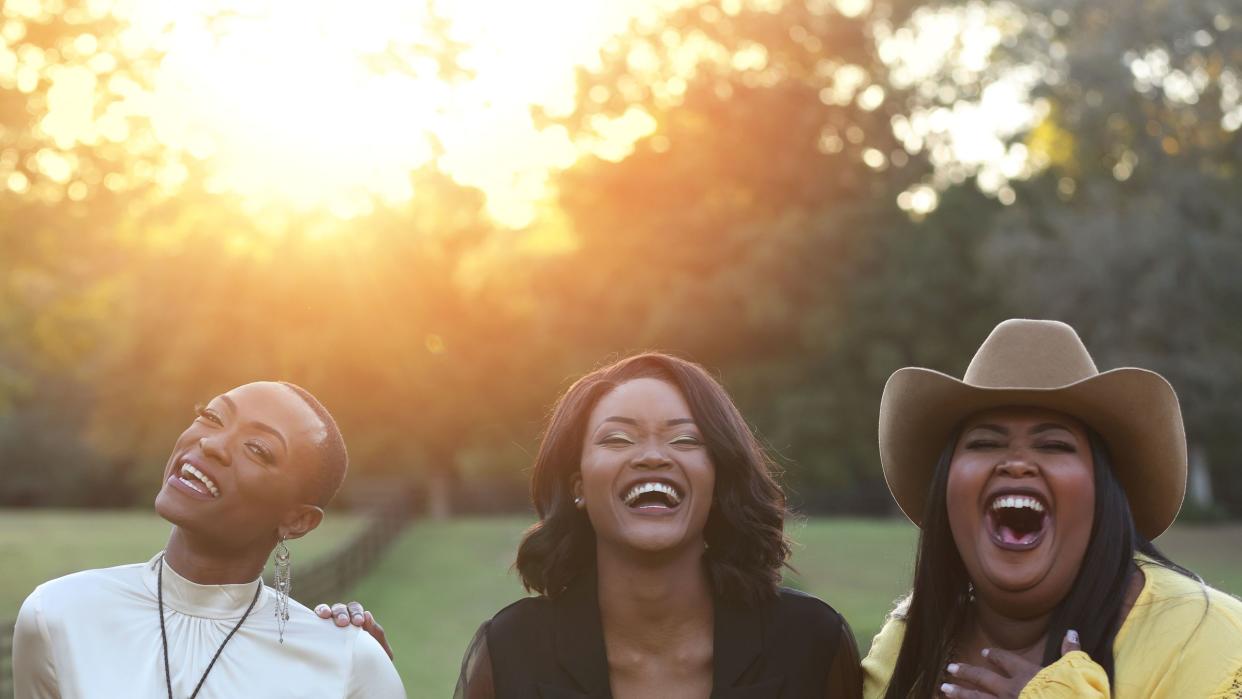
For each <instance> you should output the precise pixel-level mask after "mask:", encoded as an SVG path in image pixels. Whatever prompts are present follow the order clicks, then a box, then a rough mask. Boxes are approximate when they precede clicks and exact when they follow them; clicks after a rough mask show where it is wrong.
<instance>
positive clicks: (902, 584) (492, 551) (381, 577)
mask: <svg viewBox="0 0 1242 699" xmlns="http://www.w3.org/2000/svg"><path fill="white" fill-rule="evenodd" d="M528 522H529V520H526V519H520V518H495V519H465V520H458V521H454V522H447V523H415V524H414V525H413V526H411V528H410V530H409V531H408V532H407V533H406V534H405V536H404V537H403V538H402V539H401V540H400V541H398V542H397V544H396V546H395V547H394V549H393V550H392V551H391V552H390V553H389V555H388V556H387V558H386V559H385V561H384V562H383V563H382V564H381V565H380V566H379V567H378V568H377V570H376V571H375V573H374V574H372V575H371V576H370V577H368V578H367V579H366V580H365V581H363V583H362V584H361V585H360V586H359V587H358V589H357V590H356V591H355V594H354V597H355V598H357V599H359V600H361V601H362V602H363V603H364V604H366V606H367V608H369V609H371V610H373V611H374V613H375V614H376V616H377V617H378V618H379V620H380V623H382V624H383V625H384V627H385V630H386V631H387V632H388V636H389V639H390V640H391V642H392V645H393V649H394V651H395V652H396V656H397V668H398V669H399V670H400V672H401V676H402V678H403V679H404V680H405V685H406V690H407V692H408V693H409V695H410V696H411V697H447V696H451V695H452V691H453V684H454V682H455V681H456V676H457V672H458V666H459V663H460V662H461V655H462V652H463V651H464V650H465V647H466V645H467V643H468V642H469V640H470V637H471V636H472V635H473V634H474V632H475V630H476V629H477V628H478V625H479V624H480V623H481V622H482V621H483V620H485V619H487V618H490V617H491V615H492V614H494V613H495V612H496V611H497V610H499V609H500V608H501V607H503V606H504V605H506V604H508V603H509V602H511V601H513V600H515V599H517V598H518V597H520V596H521V595H522V594H523V592H522V588H521V585H520V584H519V583H518V581H517V578H516V576H514V575H513V573H512V572H511V571H510V570H509V567H510V565H511V564H512V562H513V554H514V551H515V549H516V546H517V542H518V540H519V538H520V536H521V532H522V530H523V528H524V527H525V526H526V524H527V523H528ZM790 534H791V535H792V537H793V539H794V540H795V542H796V546H795V549H794V556H793V561H792V563H793V565H794V567H795V568H796V569H797V572H796V573H795V572H791V573H790V574H789V578H788V580H787V584H790V585H791V586H794V587H798V588H800V589H803V590H806V591H808V592H811V593H813V594H816V595H818V596H820V597H822V598H823V599H826V600H828V601H829V602H830V603H831V604H832V605H833V606H834V607H836V609H837V610H838V611H839V612H841V613H842V614H843V615H845V617H846V618H847V619H848V620H849V621H850V624H851V626H852V627H853V629H854V633H855V635H856V636H857V638H858V644H859V646H860V648H861V650H862V651H863V652H866V650H867V648H868V647H869V646H870V643H871V638H872V637H873V636H874V635H875V633H876V632H877V631H878V630H879V627H880V624H881V622H882V621H883V619H884V615H885V614H886V613H887V612H888V610H889V608H890V606H891V605H892V602H893V600H895V599H896V598H897V597H898V596H900V595H901V594H902V593H903V592H904V591H906V589H907V586H908V585H909V581H910V576H911V571H912V562H913V559H914V555H913V554H914V546H915V542H916V530H915V529H914V527H913V526H912V525H910V524H909V523H907V522H905V521H904V520H903V521H896V520H823V519H818V520H811V521H809V522H806V523H800V524H794V525H792V526H791V527H790ZM1240 543H1242V525H1228V526H1216V527H1210V528H1196V527H1175V528H1174V529H1173V530H1172V531H1170V532H1169V533H1168V534H1166V535H1165V536H1163V537H1161V538H1160V540H1159V541H1157V544H1158V545H1160V546H1161V547H1162V548H1163V549H1164V550H1165V552H1166V553H1167V554H1168V555H1169V556H1171V557H1172V558H1173V559H1174V560H1176V561H1178V562H1179V563H1182V564H1184V565H1186V566H1188V567H1190V568H1191V569H1193V570H1196V571H1198V572H1199V573H1200V574H1201V575H1203V577H1204V578H1205V579H1206V580H1207V581H1208V583H1209V584H1211V585H1213V586H1215V587H1218V588H1220V589H1223V590H1227V591H1229V592H1232V593H1234V594H1242V546H1240V545H1239V544H1240Z"/></svg>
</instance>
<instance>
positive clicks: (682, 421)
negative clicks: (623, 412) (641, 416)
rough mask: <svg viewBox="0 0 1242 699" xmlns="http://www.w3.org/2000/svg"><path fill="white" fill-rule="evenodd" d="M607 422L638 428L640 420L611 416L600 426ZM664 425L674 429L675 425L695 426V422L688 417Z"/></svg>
mask: <svg viewBox="0 0 1242 699" xmlns="http://www.w3.org/2000/svg"><path fill="white" fill-rule="evenodd" d="M605 422H620V423H622V424H626V425H633V426H635V427H637V426H638V420H635V419H634V418H632V417H620V416H619V415H611V416H609V417H606V418H604V419H603V420H602V421H601V422H600V424H601V425H602V424H604V423H605ZM664 424H665V425H667V426H669V427H672V426H674V425H693V424H694V420H693V419H691V418H688V417H675V418H673V419H671V420H668V421H666V422H665V423H664Z"/></svg>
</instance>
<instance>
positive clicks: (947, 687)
mask: <svg viewBox="0 0 1242 699" xmlns="http://www.w3.org/2000/svg"><path fill="white" fill-rule="evenodd" d="M940 691H942V692H944V693H945V694H948V695H949V696H953V695H954V694H957V687H955V686H954V685H951V684H949V683H948V682H946V683H944V684H942V685H940Z"/></svg>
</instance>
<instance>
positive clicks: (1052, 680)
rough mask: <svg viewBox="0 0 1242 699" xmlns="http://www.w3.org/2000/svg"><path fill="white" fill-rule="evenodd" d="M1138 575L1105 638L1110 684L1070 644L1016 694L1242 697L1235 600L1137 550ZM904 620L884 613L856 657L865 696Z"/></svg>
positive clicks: (878, 690) (896, 646)
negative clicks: (1126, 608)
mask: <svg viewBox="0 0 1242 699" xmlns="http://www.w3.org/2000/svg"><path fill="white" fill-rule="evenodd" d="M1137 563H1138V565H1139V566H1140V567H1141V568H1142V569H1143V576H1144V578H1145V580H1144V583H1143V590H1142V591H1141V592H1140V593H1139V596H1138V599H1137V600H1136V601H1135V603H1134V608H1133V609H1131V610H1130V613H1129V615H1127V616H1126V620H1125V621H1124V622H1123V623H1122V625H1121V629H1120V630H1118V632H1117V638H1116V639H1115V640H1114V642H1113V660H1114V663H1115V664H1114V671H1115V672H1114V675H1115V678H1116V684H1115V685H1114V686H1113V687H1109V684H1108V676H1107V675H1106V674H1105V673H1104V669H1103V668H1102V667H1100V666H1099V665H1097V664H1096V663H1094V662H1092V661H1091V658H1090V657H1088V656H1087V654H1086V653H1083V652H1081V651H1076V652H1073V653H1069V654H1067V655H1065V656H1064V657H1062V658H1061V659H1060V660H1058V661H1057V662H1055V663H1053V664H1051V665H1049V666H1048V667H1046V668H1044V669H1043V670H1041V671H1040V673H1039V674H1038V675H1036V676H1035V677H1034V678H1033V679H1032V680H1031V681H1030V683H1028V684H1027V686H1026V688H1025V689H1023V690H1022V694H1021V695H1020V699H1070V698H1071V697H1072V698H1075V699H1077V698H1086V699H1092V698H1097V697H1098V698H1101V699H1111V698H1112V697H1116V698H1117V699H1174V698H1177V699H1182V698H1184V697H1205V698H1206V699H1242V601H1238V600H1237V599H1236V598H1234V597H1231V596H1229V595H1227V594H1225V593H1223V592H1221V591H1219V590H1215V589H1213V588H1210V587H1207V586H1203V585H1200V584H1199V583H1197V582H1195V581H1194V580H1191V579H1189V578H1187V577H1185V576H1184V575H1181V574H1179V573H1176V572H1174V571H1171V570H1169V569H1167V568H1163V567H1161V566H1159V565H1156V564H1155V563H1152V562H1150V561H1148V560H1146V559H1143V558H1139V559H1138V560H1137ZM905 627H906V625H905V621H904V620H902V619H895V618H892V617H890V618H889V620H888V622H887V623H886V624H884V628H883V629H881V630H880V633H879V634H878V635H877V636H876V637H875V640H874V641H873V642H872V644H871V652H869V653H868V654H867V657H866V658H865V659H864V660H863V672H864V674H865V684H864V687H863V696H864V697H865V699H880V698H882V697H883V696H884V692H885V690H886V689H887V688H888V680H889V678H890V677H891V676H892V674H893V668H894V666H896V664H897V653H898V651H900V650H901V640H902V636H903V635H904V634H905Z"/></svg>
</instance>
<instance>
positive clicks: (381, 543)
mask: <svg viewBox="0 0 1242 699" xmlns="http://www.w3.org/2000/svg"><path fill="white" fill-rule="evenodd" d="M413 511H414V508H413V498H412V497H411V496H410V495H409V494H407V493H402V494H400V495H399V496H397V497H394V498H392V499H391V500H390V501H389V502H386V503H384V504H383V505H381V506H379V507H376V508H375V509H373V510H371V511H370V512H369V513H368V515H367V523H366V524H364V525H363V528H362V531H360V532H358V534H357V535H355V536H354V537H353V538H351V539H349V540H348V541H346V542H345V543H343V544H341V546H339V547H337V548H336V549H335V550H333V551H332V552H331V553H329V554H326V555H324V556H320V557H319V558H316V559H315V560H314V561H312V562H311V563H309V564H308V565H306V566H304V567H298V566H297V562H296V561H295V562H294V569H293V587H292V588H291V590H290V596H292V597H293V598H294V599H296V600H297V601H299V602H301V603H302V604H305V605H306V606H308V607H313V606H314V605H315V604H317V603H319V602H335V601H339V600H342V599H344V597H345V595H346V594H348V593H349V591H350V589H351V588H352V587H353V586H354V585H355V584H356V583H357V582H358V581H359V580H361V579H362V578H364V577H366V575H367V574H368V573H370V572H371V569H372V568H374V567H375V565H376V564H377V563H379V561H380V558H381V557H383V555H384V552H385V551H387V550H388V547H389V545H391V544H392V542H393V541H394V540H395V539H396V538H397V537H398V536H399V535H400V534H401V532H402V530H403V529H405V526H406V525H407V524H409V522H410V519H411V516H412V513H413ZM267 582H268V584H271V580H268V581H267ZM13 625H14V622H13V621H12V620H0V699H9V697H12V696H13V665H12V663H13Z"/></svg>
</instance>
